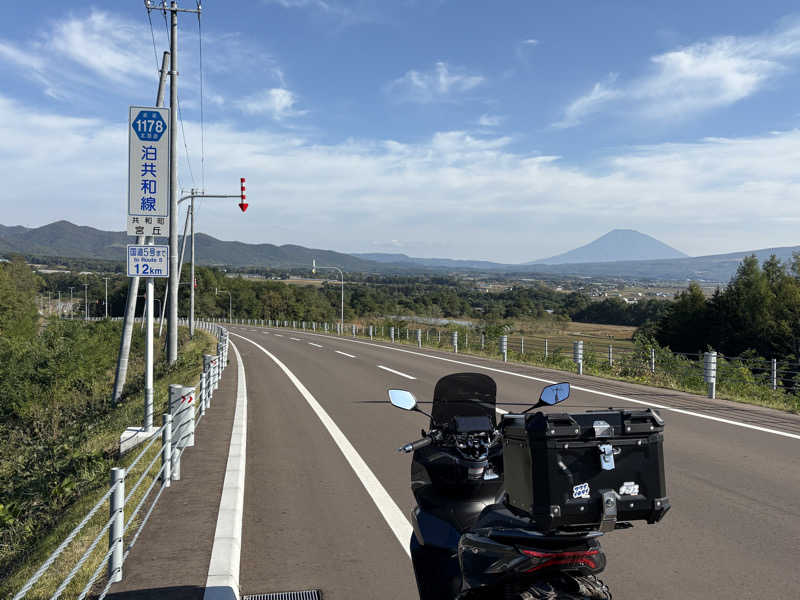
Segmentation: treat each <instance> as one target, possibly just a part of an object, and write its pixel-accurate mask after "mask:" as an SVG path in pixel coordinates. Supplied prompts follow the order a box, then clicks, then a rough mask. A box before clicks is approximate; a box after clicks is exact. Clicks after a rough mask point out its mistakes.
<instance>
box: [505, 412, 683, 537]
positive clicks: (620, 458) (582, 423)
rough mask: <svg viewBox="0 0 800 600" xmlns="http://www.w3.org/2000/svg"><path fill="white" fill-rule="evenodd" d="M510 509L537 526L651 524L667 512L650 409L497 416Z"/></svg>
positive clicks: (657, 424) (658, 435) (659, 443)
mask: <svg viewBox="0 0 800 600" xmlns="http://www.w3.org/2000/svg"><path fill="white" fill-rule="evenodd" d="M502 426H503V433H504V449H503V463H504V471H505V485H506V489H507V491H508V504H509V507H510V508H511V509H512V510H514V511H517V512H521V513H523V514H526V515H528V516H530V517H531V518H532V519H533V520H534V522H535V523H536V527H537V528H538V529H540V530H541V531H544V532H551V531H559V530H560V531H575V530H593V529H597V530H601V531H609V530H611V529H614V528H615V526H616V523H617V522H620V521H647V522H648V523H655V522H657V521H659V520H661V518H662V517H663V516H664V514H665V513H666V512H667V510H669V507H670V505H669V500H668V498H667V492H666V483H665V480H664V451H663V441H664V434H663V431H664V421H663V420H662V419H661V417H660V416H659V415H658V413H656V412H655V411H653V410H652V409H647V410H608V411H596V412H594V411H592V412H587V413H575V414H567V413H558V414H556V413H550V414H544V413H536V414H522V415H513V414H509V415H504V416H503V422H502Z"/></svg>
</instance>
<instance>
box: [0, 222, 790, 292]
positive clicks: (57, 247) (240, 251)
mask: <svg viewBox="0 0 800 600" xmlns="http://www.w3.org/2000/svg"><path fill="white" fill-rule="evenodd" d="M131 240H132V238H129V237H128V236H127V234H126V233H125V232H124V231H102V230H100V229H95V228H93V227H88V226H79V225H75V224H73V223H70V222H69V221H56V222H55V223H50V224H48V225H44V226H42V227H38V228H27V227H23V226H20V225H17V226H5V225H0V254H5V255H9V254H12V253H17V254H24V255H28V256H37V257H63V258H87V259H101V260H112V261H118V262H120V263H122V262H124V260H125V246H126V245H127V244H128V243H129V242H130V241H131ZM159 240H161V238H159ZM195 240H196V244H197V256H198V264H201V265H207V266H225V267H233V268H237V267H264V268H292V267H295V268H296V267H308V266H310V264H311V260H312V259H314V258H316V259H317V261H318V262H319V263H320V264H328V265H336V266H338V267H340V268H342V269H344V270H347V271H352V272H364V273H384V274H414V273H417V274H424V273H428V274H430V273H439V274H441V273H442V272H446V273H467V274H476V273H478V274H485V275H488V276H490V277H491V276H493V275H498V276H519V277H535V276H537V275H539V276H568V277H584V278H593V277H597V278H618V279H640V280H643V281H648V280H650V281H653V280H669V281H685V280H691V279H696V280H700V281H706V282H714V283H717V282H719V283H726V282H727V281H729V280H730V278H731V277H732V276H733V274H734V273H735V272H736V268H737V267H738V265H739V263H740V262H741V260H742V259H743V258H744V257H746V256H750V255H755V256H756V257H757V258H758V259H759V260H762V261H763V260H766V259H767V258H769V256H770V255H772V254H775V255H776V256H777V257H778V258H780V259H781V260H783V261H788V260H791V258H792V254H793V253H794V252H798V251H800V246H782V247H773V248H761V249H758V250H747V251H741V252H729V253H726V254H712V255H706V256H695V257H685V258H678V259H656V260H627V261H614V262H585V263H565V264H540V263H532V264H531V263H529V264H517V265H511V264H501V263H493V262H489V261H475V260H458V259H449V258H448V259H436V258H430V259H416V258H413V257H409V256H407V255H405V254H388V253H387V254H381V253H371V254H360V255H358V254H357V255H350V254H345V253H342V252H335V251H333V250H321V249H314V248H306V247H304V246H299V245H296V244H285V245H283V246H276V245H274V244H247V243H244V242H231V241H224V240H219V239H217V238H214V237H212V236H210V235H207V234H204V233H198V234H196V236H195ZM164 242H165V240H164ZM368 257H371V260H370V259H369V258H368ZM393 261H396V262H393ZM415 261H421V262H415Z"/></svg>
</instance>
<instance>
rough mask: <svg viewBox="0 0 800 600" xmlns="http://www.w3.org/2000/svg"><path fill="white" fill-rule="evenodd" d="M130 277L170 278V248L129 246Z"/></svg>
mask: <svg viewBox="0 0 800 600" xmlns="http://www.w3.org/2000/svg"><path fill="white" fill-rule="evenodd" d="M128 277H169V246H152V245H147V246H139V245H136V244H128Z"/></svg>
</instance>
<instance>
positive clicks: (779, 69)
mask: <svg viewBox="0 0 800 600" xmlns="http://www.w3.org/2000/svg"><path fill="white" fill-rule="evenodd" d="M799 57H800V24H794V25H790V26H787V27H784V28H782V29H779V30H777V31H773V32H769V33H765V34H761V35H757V36H739V37H736V36H727V37H719V38H713V39H711V40H710V41H703V42H698V43H695V44H692V45H689V46H684V47H682V48H678V49H676V50H672V51H670V52H665V53H663V54H659V55H656V56H653V57H651V58H650V65H649V69H648V72H647V73H645V74H643V75H641V76H639V77H637V78H634V79H631V80H630V81H628V82H626V83H624V84H621V85H619V86H618V87H612V86H611V85H609V83H608V82H600V83H598V84H596V85H595V86H594V88H593V89H592V90H591V92H589V93H588V94H587V95H585V96H582V97H580V98H578V99H577V100H575V101H573V102H572V103H570V104H569V105H568V106H567V108H566V109H565V111H564V116H563V118H562V119H561V120H560V121H559V122H558V123H556V124H555V125H556V126H559V127H572V126H575V125H577V124H579V123H580V122H581V121H582V120H583V118H584V117H586V116H588V115H589V114H590V113H592V112H596V111H597V110H599V108H600V105H601V104H609V101H610V100H614V101H615V105H616V106H620V108H621V110H624V112H625V114H626V115H630V114H636V115H638V116H640V117H644V118H651V119H662V118H675V117H686V116H692V115H695V114H698V113H700V112H703V111H707V110H711V109H714V108H718V107H723V106H728V105H731V104H734V103H736V102H738V101H740V100H743V99H745V98H747V97H749V96H752V95H753V94H755V93H757V92H759V91H760V90H762V89H763V88H764V86H765V85H766V84H767V83H768V82H769V81H771V80H773V79H775V78H777V77H779V76H780V75H782V74H784V73H786V72H788V66H789V63H790V62H791V61H793V60H796V59H798V58H799ZM612 83H613V82H612Z"/></svg>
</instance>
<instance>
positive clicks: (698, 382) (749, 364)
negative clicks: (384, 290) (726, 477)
mask: <svg viewBox="0 0 800 600" xmlns="http://www.w3.org/2000/svg"><path fill="white" fill-rule="evenodd" d="M215 322H219V323H231V324H234V325H245V326H251V327H285V328H290V329H298V330H304V331H311V332H314V333H322V334H331V335H338V336H347V337H353V338H355V337H361V338H367V339H371V340H374V339H379V340H385V341H389V342H391V343H403V344H411V345H416V346H417V347H419V348H422V347H423V346H425V347H428V348H433V349H438V350H446V351H453V352H465V353H470V352H472V353H479V354H484V355H489V356H495V357H499V358H502V359H503V360H505V361H508V360H514V359H517V360H522V361H524V360H525V359H526V357H532V358H534V359H536V360H540V361H542V362H545V363H548V362H553V364H556V363H557V361H558V359H568V360H571V362H572V363H573V364H574V365H575V369H576V371H577V372H578V373H582V372H583V367H584V365H590V364H592V365H595V366H602V368H603V369H605V370H607V372H608V373H609V374H611V375H613V374H614V372H615V369H617V368H619V367H628V368H631V369H633V370H635V371H637V372H638V373H642V374H643V373H647V372H649V373H650V375H656V374H657V373H669V374H672V375H676V376H677V375H681V376H684V377H686V378H688V379H691V381H693V382H694V383H693V388H696V387H698V386H703V385H707V386H708V396H709V397H711V398H713V397H715V395H716V387H717V383H718V381H719V379H720V377H722V378H723V380H724V381H727V382H733V381H734V380H735V379H736V378H737V377H738V378H745V379H746V378H750V379H752V381H753V382H754V383H755V384H756V385H758V386H762V387H764V388H767V389H771V390H772V391H779V390H780V391H783V392H786V393H797V391H798V389H800V365H798V363H797V361H794V360H777V359H774V358H772V359H765V358H758V357H746V356H723V355H721V354H718V353H716V352H703V353H694V354H692V353H680V352H671V351H669V350H666V349H662V348H659V349H656V348H641V347H635V348H632V347H630V345H627V344H626V345H619V344H618V343H615V342H614V340H605V339H603V338H601V337H599V336H591V335H574V336H573V335H570V337H574V338H575V339H574V340H566V341H565V340H564V339H563V338H564V336H557V339H553V338H548V337H544V336H535V335H527V336H523V335H501V336H495V337H489V336H487V335H485V334H484V333H481V332H480V331H476V330H474V329H471V328H468V327H457V328H455V329H454V328H452V327H451V328H438V327H429V326H426V327H425V328H413V327H396V326H394V327H393V326H391V325H384V324H381V325H374V324H372V325H369V324H356V323H345V324H341V323H338V322H336V323H327V322H321V323H320V322H314V321H296V320H286V319H233V320H229V319H220V320H219V321H215ZM606 341H608V343H604V342H606ZM712 356H713V357H717V358H713V359H712ZM717 360H718V361H719V363H717ZM712 363H713V364H714V368H713V372H712V370H711V369H710V368H709V365H711V364H712ZM560 368H563V365H561V366H560Z"/></svg>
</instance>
